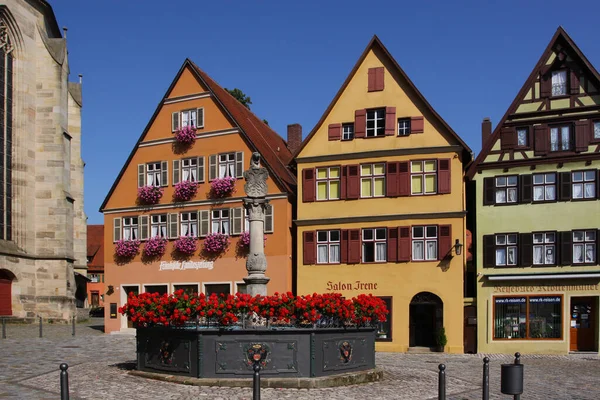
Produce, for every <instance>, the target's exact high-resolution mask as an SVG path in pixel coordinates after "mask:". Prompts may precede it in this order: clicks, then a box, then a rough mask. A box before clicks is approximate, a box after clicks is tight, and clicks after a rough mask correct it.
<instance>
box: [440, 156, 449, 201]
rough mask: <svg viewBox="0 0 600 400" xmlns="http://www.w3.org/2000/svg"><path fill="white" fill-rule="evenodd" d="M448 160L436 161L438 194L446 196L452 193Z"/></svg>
mask: <svg viewBox="0 0 600 400" xmlns="http://www.w3.org/2000/svg"><path fill="white" fill-rule="evenodd" d="M450 161H451V160H450V159H449V158H443V159H440V160H438V193H440V194H446V193H451V192H452V180H451V176H450Z"/></svg>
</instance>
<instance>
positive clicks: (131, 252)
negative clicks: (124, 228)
mask: <svg viewBox="0 0 600 400" xmlns="http://www.w3.org/2000/svg"><path fill="white" fill-rule="evenodd" d="M139 252H140V241H139V240H125V239H122V240H119V241H117V243H115V254H116V255H117V256H118V257H120V258H123V259H131V258H133V257H135V256H136V255H137V254H138V253H139Z"/></svg>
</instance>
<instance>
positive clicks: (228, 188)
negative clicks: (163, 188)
mask: <svg viewBox="0 0 600 400" xmlns="http://www.w3.org/2000/svg"><path fill="white" fill-rule="evenodd" d="M235 182H236V179H235V178H232V177H230V176H227V177H225V178H217V179H215V180H213V181H212V182H211V184H210V190H211V192H212V194H213V195H214V196H215V197H225V196H229V195H230V194H232V193H234V192H235Z"/></svg>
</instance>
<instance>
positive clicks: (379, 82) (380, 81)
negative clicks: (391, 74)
mask: <svg viewBox="0 0 600 400" xmlns="http://www.w3.org/2000/svg"><path fill="white" fill-rule="evenodd" d="M384 77H385V68H383V67H379V68H375V90H383V88H384Z"/></svg>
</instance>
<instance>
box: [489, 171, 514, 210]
mask: <svg viewBox="0 0 600 400" xmlns="http://www.w3.org/2000/svg"><path fill="white" fill-rule="evenodd" d="M512 178H514V180H515V181H514V184H513V183H510V184H509V182H508V180H509V179H512ZM494 185H495V191H494V200H495V203H496V204H516V203H518V202H519V189H518V185H519V178H518V177H517V175H504V176H497V177H495V178H494ZM500 191H504V195H505V198H504V199H505V200H504V201H498V192H500ZM510 192H514V193H515V197H514V200H513V201H510V200H509V199H510V196H509V193H510Z"/></svg>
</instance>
